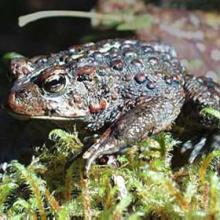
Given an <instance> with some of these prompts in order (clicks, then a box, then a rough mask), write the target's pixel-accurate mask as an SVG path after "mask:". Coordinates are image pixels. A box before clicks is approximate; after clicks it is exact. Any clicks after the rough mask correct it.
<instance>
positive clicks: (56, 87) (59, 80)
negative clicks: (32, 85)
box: [42, 75, 66, 93]
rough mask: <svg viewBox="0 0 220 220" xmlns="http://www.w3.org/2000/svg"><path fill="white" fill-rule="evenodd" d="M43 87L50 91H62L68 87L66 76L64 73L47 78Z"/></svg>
mask: <svg viewBox="0 0 220 220" xmlns="http://www.w3.org/2000/svg"><path fill="white" fill-rule="evenodd" d="M42 87H43V89H44V90H45V91H46V92H49V93H61V92H62V91H63V90H64V89H65V87H66V78H65V76H64V75H53V76H50V77H48V78H47V79H45V80H44V81H43V83H42Z"/></svg>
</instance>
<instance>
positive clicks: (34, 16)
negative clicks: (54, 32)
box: [18, 10, 134, 27]
mask: <svg viewBox="0 0 220 220" xmlns="http://www.w3.org/2000/svg"><path fill="white" fill-rule="evenodd" d="M49 17H78V18H89V19H97V20H112V21H117V22H123V21H129V20H132V19H133V18H134V16H133V15H131V14H130V15H127V14H126V15H124V14H123V15H115V14H101V13H96V12H85V11H62V10H51V11H39V12H34V13H31V14H27V15H23V16H20V17H19V18H18V25H19V26H20V27H23V26H25V25H26V24H28V23H30V22H33V21H36V20H39V19H43V18H49Z"/></svg>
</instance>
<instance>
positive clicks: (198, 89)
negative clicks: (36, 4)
mask: <svg viewBox="0 0 220 220" xmlns="http://www.w3.org/2000/svg"><path fill="white" fill-rule="evenodd" d="M11 70H12V73H13V74H14V76H15V78H16V80H15V82H14V85H13V87H12V89H11V91H10V94H9V98H8V105H9V107H10V109H11V111H13V112H14V113H16V115H19V116H20V117H21V118H40V119H51V120H59V119H61V120H76V119H77V120H82V121H83V122H85V124H86V125H87V128H88V129H90V130H91V131H94V132H95V131H97V130H100V129H103V128H106V129H105V131H104V132H103V133H102V134H101V136H100V138H98V139H97V140H96V142H95V143H94V144H93V145H92V146H91V147H90V148H89V149H88V150H87V151H86V152H84V154H83V158H84V159H85V160H86V165H85V171H86V172H88V170H89V169H90V166H91V164H92V162H93V161H94V160H95V159H97V158H98V157H100V156H102V155H105V154H112V153H115V152H118V151H119V150H120V149H123V148H125V147H129V146H131V145H132V144H134V143H135V142H136V141H138V140H141V139H144V138H146V137H147V136H149V135H151V134H156V133H158V132H160V131H163V130H165V129H169V128H170V127H171V125H172V124H173V123H174V121H175V119H176V118H177V116H178V115H179V114H180V112H181V111H182V110H184V106H188V107H187V108H188V109H189V105H190V106H191V107H192V106H195V108H194V107H193V108H192V109H191V111H192V112H193V114H192V115H193V120H197V121H198V122H199V123H201V124H202V126H204V127H205V126H209V125H210V122H211V126H216V127H217V126H218V125H217V123H216V121H214V120H212V119H209V118H208V119H207V118H205V116H203V115H201V114H200V110H201V109H202V107H204V106H211V107H213V108H216V109H220V104H219V97H220V87H219V85H218V84H216V83H215V82H213V81H212V80H211V79H209V78H204V77H200V78H196V77H194V76H191V75H188V74H186V71H185V69H184V68H183V66H182V65H181V63H180V62H179V60H178V58H177V55H176V52H175V50H174V49H173V48H172V47H170V46H168V45H166V44H163V43H158V42H153V43H152V42H151V43H147V42H144V41H138V40H122V39H114V40H105V41H101V42H98V43H86V44H83V45H79V46H75V47H71V48H69V49H68V50H66V51H61V52H59V53H55V54H51V55H49V56H39V57H34V58H31V59H28V58H17V59H14V60H12V63H11ZM187 114H191V113H190V112H189V113H187ZM211 120H212V121H211Z"/></svg>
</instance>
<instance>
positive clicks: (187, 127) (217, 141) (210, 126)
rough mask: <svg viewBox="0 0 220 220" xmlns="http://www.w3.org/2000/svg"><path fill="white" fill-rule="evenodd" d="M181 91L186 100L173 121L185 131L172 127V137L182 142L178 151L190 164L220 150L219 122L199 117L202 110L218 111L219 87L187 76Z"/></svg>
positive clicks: (219, 105) (205, 116)
mask: <svg viewBox="0 0 220 220" xmlns="http://www.w3.org/2000/svg"><path fill="white" fill-rule="evenodd" d="M184 89H185V94H186V100H185V103H184V105H183V108H182V111H181V114H180V116H179V117H178V119H177V121H176V124H177V127H183V128H184V129H175V127H174V132H173V133H174V136H175V138H177V139H179V140H181V142H182V144H181V151H182V152H186V153H187V152H188V153H190V155H189V158H188V159H189V162H193V161H194V160H195V159H196V158H198V157H200V156H201V155H202V154H204V153H207V152H210V151H212V150H213V149H216V148H219V146H220V130H219V128H220V123H219V120H218V119H216V118H214V117H211V116H209V115H207V114H202V113H201V110H202V109H203V108H204V107H212V108H214V109H216V110H220V85H218V84H217V83H215V82H213V80H212V79H210V78H206V77H195V76H191V75H186V76H185V85H184ZM179 131H181V132H179ZM179 147H180V146H179Z"/></svg>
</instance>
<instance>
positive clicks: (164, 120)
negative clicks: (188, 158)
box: [83, 97, 183, 176]
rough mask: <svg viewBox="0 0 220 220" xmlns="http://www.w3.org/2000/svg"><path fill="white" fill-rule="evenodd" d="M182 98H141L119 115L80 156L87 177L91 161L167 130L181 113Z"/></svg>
mask: <svg viewBox="0 0 220 220" xmlns="http://www.w3.org/2000/svg"><path fill="white" fill-rule="evenodd" d="M182 103H183V98H179V99H176V97H174V98H173V99H168V98H166V97H148V98H146V97H141V98H140V101H139V103H137V105H136V107H134V108H133V109H131V110H129V111H128V112H127V113H125V114H124V115H122V116H121V117H120V118H119V119H118V120H117V121H116V122H115V123H114V124H113V125H112V126H111V127H109V128H108V129H107V130H106V131H105V132H104V133H103V135H102V136H101V137H100V139H99V140H97V142H96V143H95V144H94V145H92V146H91V147H90V148H89V149H88V151H86V152H85V153H84V155H83V158H84V159H86V165H85V175H86V176H87V174H88V171H89V169H90V166H91V164H92V163H93V161H94V160H95V159H96V158H98V157H100V156H102V155H105V154H112V153H115V152H118V151H120V150H121V149H123V148H125V147H130V146H132V145H133V144H134V143H135V142H136V141H138V140H141V139H144V138H146V137H147V136H148V135H149V134H155V133H158V132H159V131H162V130H164V129H166V128H168V127H169V126H170V125H171V124H172V122H173V121H174V120H175V118H176V117H177V115H178V114H179V112H180V108H181V106H182Z"/></svg>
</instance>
